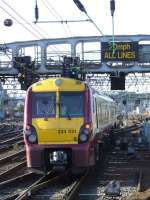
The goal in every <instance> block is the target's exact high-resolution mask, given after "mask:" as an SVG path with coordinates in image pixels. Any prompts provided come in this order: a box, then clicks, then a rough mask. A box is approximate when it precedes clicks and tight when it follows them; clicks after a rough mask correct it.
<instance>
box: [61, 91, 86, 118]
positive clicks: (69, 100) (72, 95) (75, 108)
mask: <svg viewBox="0 0 150 200" xmlns="http://www.w3.org/2000/svg"><path fill="white" fill-rule="evenodd" d="M83 96H84V95H83V92H60V117H69V118H73V117H83V113H84V112H83V109H84V108H83V101H84V100H83V98H84V97H83Z"/></svg>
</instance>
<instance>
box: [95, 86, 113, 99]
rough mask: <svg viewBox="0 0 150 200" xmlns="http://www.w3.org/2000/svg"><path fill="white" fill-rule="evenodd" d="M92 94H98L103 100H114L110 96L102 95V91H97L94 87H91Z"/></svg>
mask: <svg viewBox="0 0 150 200" xmlns="http://www.w3.org/2000/svg"><path fill="white" fill-rule="evenodd" d="M92 91H93V94H94V95H97V96H99V97H100V98H101V99H103V100H104V101H107V102H108V101H109V102H115V101H114V100H113V99H112V98H111V97H109V96H107V95H104V94H102V93H100V92H99V91H96V90H95V89H93V88H92Z"/></svg>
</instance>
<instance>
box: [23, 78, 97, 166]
mask: <svg viewBox="0 0 150 200" xmlns="http://www.w3.org/2000/svg"><path fill="white" fill-rule="evenodd" d="M89 103H90V102H89V101H88V91H87V88H86V85H85V83H83V82H81V81H78V80H74V79H69V78H51V79H47V80H43V81H41V82H38V83H35V84H33V85H32V86H31V87H30V88H29V90H28V92H27V96H26V102H25V112H24V139H25V145H26V157H27V166H28V167H31V168H36V169H40V170H50V169H57V168H58V169H64V168H67V167H71V168H76V167H77V168H78V167H79V168H82V167H86V166H89V165H92V164H93V162H92V161H91V160H90V158H89V153H90V150H89V147H90V146H89V139H90V138H89V137H90V118H89V114H90V110H89V107H90V106H89V105H88V104H89Z"/></svg>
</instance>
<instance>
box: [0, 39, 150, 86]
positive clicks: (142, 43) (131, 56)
mask: <svg viewBox="0 0 150 200" xmlns="http://www.w3.org/2000/svg"><path fill="white" fill-rule="evenodd" d="M114 42H115V44H113V45H115V46H113V48H114V49H113V51H114V52H113V53H112V36H89V37H70V38H56V39H42V40H34V41H23V42H12V43H5V44H0V80H1V82H4V79H9V78H11V80H13V79H12V78H15V80H18V79H19V77H18V75H19V73H20V71H21V70H20V69H21V68H22V67H26V66H25V65H24V62H27V63H29V64H30V65H29V68H30V67H32V66H33V65H32V63H33V64H34V70H35V71H36V74H38V75H39V76H40V77H47V76H51V75H60V74H62V71H63V58H64V57H65V56H66V57H72V58H77V59H76V60H75V61H76V62H74V63H73V65H72V67H73V68H76V69H77V70H82V72H83V73H84V74H85V75H86V76H85V77H86V79H87V80H88V81H90V84H91V85H93V86H97V87H99V88H100V89H103V90H108V89H110V75H112V76H114V77H119V76H120V73H124V74H125V76H126V89H127V90H128V89H130V88H136V87H138V85H139V84H140V85H141V86H143V87H144V88H145V90H146V89H147V88H148V86H149V85H150V83H149V80H150V78H149V77H150V75H149V74H148V73H150V35H117V36H115V37H114ZM22 71H23V70H22ZM22 71H21V73H23V72H22Z"/></svg>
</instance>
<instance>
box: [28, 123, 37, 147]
mask: <svg viewBox="0 0 150 200" xmlns="http://www.w3.org/2000/svg"><path fill="white" fill-rule="evenodd" d="M25 136H26V139H27V141H28V142H29V143H30V144H35V143H37V135H36V130H35V128H34V127H32V126H30V127H27V130H26V131H25Z"/></svg>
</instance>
